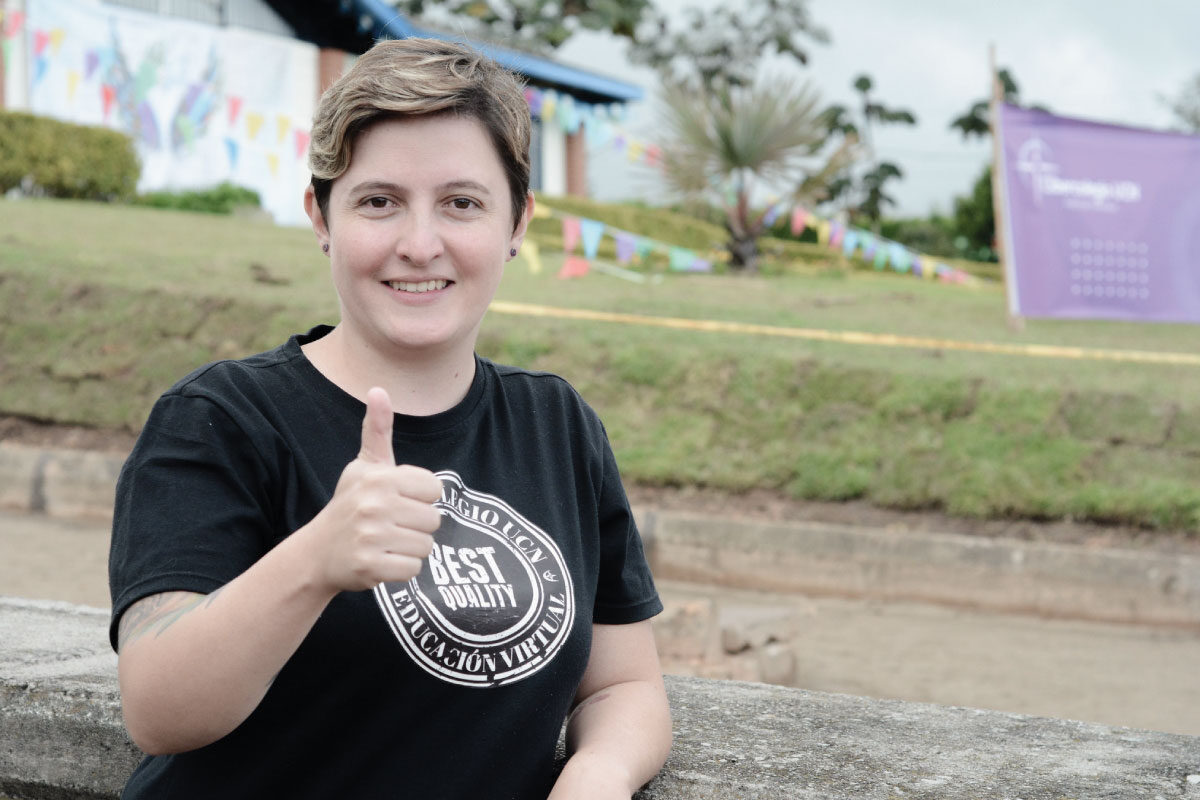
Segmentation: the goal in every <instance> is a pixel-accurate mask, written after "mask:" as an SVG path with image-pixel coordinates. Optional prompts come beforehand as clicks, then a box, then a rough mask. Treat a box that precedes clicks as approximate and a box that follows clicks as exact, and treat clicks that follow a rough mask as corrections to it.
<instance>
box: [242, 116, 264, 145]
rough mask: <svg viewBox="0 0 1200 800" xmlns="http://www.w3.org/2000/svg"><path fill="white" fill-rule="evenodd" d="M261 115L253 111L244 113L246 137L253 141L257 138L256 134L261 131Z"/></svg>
mask: <svg viewBox="0 0 1200 800" xmlns="http://www.w3.org/2000/svg"><path fill="white" fill-rule="evenodd" d="M263 122H264V120H263V115H262V114H259V113H256V112H254V111H247V112H246V135H247V136H249V137H250V139H251V140H252V141H253V140H254V139H257V138H258V132H259V131H260V130H262V126H263Z"/></svg>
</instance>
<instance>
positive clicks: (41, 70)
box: [33, 56, 50, 86]
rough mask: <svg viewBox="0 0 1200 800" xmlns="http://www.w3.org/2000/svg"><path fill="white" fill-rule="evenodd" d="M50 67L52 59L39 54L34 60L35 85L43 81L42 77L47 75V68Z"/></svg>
mask: <svg viewBox="0 0 1200 800" xmlns="http://www.w3.org/2000/svg"><path fill="white" fill-rule="evenodd" d="M48 69H50V59H48V58H46V57H45V56H38V57H37V58H35V59H34V60H33V85H34V86H37V85H38V84H39V83H41V82H42V78H44V77H46V70H48Z"/></svg>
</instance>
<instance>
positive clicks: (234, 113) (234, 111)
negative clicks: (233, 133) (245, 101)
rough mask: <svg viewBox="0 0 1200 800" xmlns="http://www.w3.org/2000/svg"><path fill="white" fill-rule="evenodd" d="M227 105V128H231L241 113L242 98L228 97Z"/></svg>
mask: <svg viewBox="0 0 1200 800" xmlns="http://www.w3.org/2000/svg"><path fill="white" fill-rule="evenodd" d="M228 105H229V126H230V127H233V125H235V124H236V123H237V118H238V114H240V113H242V98H240V97H234V96H232V95H231V96H230V97H229V100H228Z"/></svg>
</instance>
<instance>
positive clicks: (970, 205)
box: [954, 165, 996, 261]
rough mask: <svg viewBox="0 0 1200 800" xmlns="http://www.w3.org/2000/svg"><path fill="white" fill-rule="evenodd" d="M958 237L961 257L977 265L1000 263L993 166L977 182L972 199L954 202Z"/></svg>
mask: <svg viewBox="0 0 1200 800" xmlns="http://www.w3.org/2000/svg"><path fill="white" fill-rule="evenodd" d="M954 237H955V242H954V245H955V248H956V249H957V250H958V255H960V256H962V257H964V258H971V259H974V260H976V261H995V260H996V249H995V243H996V215H995V209H994V207H993V205H992V168H991V165H988V166H987V167H984V169H983V173H982V174H980V176H979V177H978V178H976V179H975V185H974V186H972V187H971V193H970V194H969V195H967V196H966V197H956V198H954Z"/></svg>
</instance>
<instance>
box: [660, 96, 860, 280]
mask: <svg viewBox="0 0 1200 800" xmlns="http://www.w3.org/2000/svg"><path fill="white" fill-rule="evenodd" d="M819 105H820V99H819V97H818V95H817V93H816V92H815V91H814V90H812V89H811V88H810V87H808V86H807V85H806V84H798V83H797V82H795V81H792V80H780V79H776V80H760V81H758V82H757V83H756V84H754V85H753V86H740V85H726V86H724V87H723V88H720V89H717V90H714V91H711V92H710V91H704V90H701V89H699V88H696V87H694V86H689V85H686V84H674V85H670V86H668V87H666V89H665V91H664V109H665V111H664V122H665V123H666V127H667V129H668V144H667V146H665V147H664V148H663V152H664V154H665V155H664V160H663V167H664V175H665V177H666V180H667V183H668V185H669V186H670V187H671V188H672V189H674V190H675V191H677V192H679V193H680V194H683V195H684V196H686V197H690V198H693V199H706V200H711V199H713V198H715V200H716V202H717V203H718V204H719V205H720V207H721V208H722V209H723V211H724V224H725V229H726V231H727V232H728V234H729V241H728V244H727V248H728V250H729V255H730V259H731V263H732V266H733V268H734V269H737V270H742V271H745V272H755V271H757V269H758V261H759V252H758V238H759V237H760V236H761V235H762V233H763V231H764V230H765V228H766V227H767V221H768V218H769V215H768V214H767V212H765V211H762V210H756V209H755V208H754V207H753V204H752V198H753V197H754V192H755V189H756V188H757V187H758V185H759V184H760V183H763V182H765V183H769V184H774V185H786V186H789V187H794V192H795V194H796V196H798V197H804V196H805V195H806V194H812V193H815V192H819V191H820V188H821V186H822V185H823V183H824V182H825V181H827V180H828V179H829V177H830V176H831V175H832V174H833V173H834V172H836V171H840V170H841V169H842V167H843V166H844V162H845V159H847V158H849V157H851V155H852V154H851V151H852V148H853V144H854V141H855V140H854V139H853V138H852V137H851V138H847V140H846V141H845V142H844V143H843V145H842V147H841V148H839V149H838V150H837V151H836V152H835V153H834V154H833V155H832V156H830V157H829V158H828V159H827V160H826V162H825V165H824V166H823V167H820V168H818V169H815V170H814V169H811V168H810V164H811V158H812V156H813V155H814V154H815V153H817V151H818V150H820V149H821V147H822V146H823V145H824V143H825V141H826V138H827V131H826V129H825V127H824V126H823V125H822V124H821V112H820V109H819Z"/></svg>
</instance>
